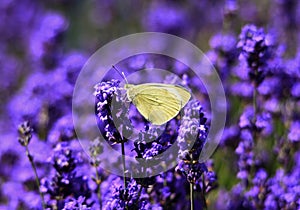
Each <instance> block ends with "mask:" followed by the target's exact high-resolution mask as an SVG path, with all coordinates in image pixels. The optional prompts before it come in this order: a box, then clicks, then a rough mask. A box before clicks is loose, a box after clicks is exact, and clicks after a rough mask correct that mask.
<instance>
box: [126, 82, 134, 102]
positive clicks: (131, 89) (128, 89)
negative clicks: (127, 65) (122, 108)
mask: <svg viewBox="0 0 300 210" xmlns="http://www.w3.org/2000/svg"><path fill="white" fill-rule="evenodd" d="M134 87H135V85H133V84H128V83H127V84H125V85H124V89H125V90H126V92H127V98H128V100H129V101H132V100H133V98H134V96H135V91H134Z"/></svg>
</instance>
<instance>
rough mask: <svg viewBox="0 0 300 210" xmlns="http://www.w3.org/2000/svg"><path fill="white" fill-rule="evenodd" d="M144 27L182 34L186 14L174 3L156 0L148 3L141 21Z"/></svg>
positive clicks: (185, 24) (185, 22)
mask: <svg viewBox="0 0 300 210" xmlns="http://www.w3.org/2000/svg"><path fill="white" fill-rule="evenodd" d="M143 22H144V23H143V25H144V26H145V28H147V29H148V30H151V31H161V32H166V33H171V34H182V33H184V32H185V30H184V29H185V27H186V26H187V24H188V22H187V15H186V14H185V11H184V10H183V9H182V8H181V7H180V6H179V5H176V3H170V2H169V3H168V4H166V3H161V2H156V3H154V4H152V5H150V8H149V9H148V11H147V13H146V14H145V18H144V21H143Z"/></svg>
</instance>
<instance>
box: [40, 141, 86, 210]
mask: <svg viewBox="0 0 300 210" xmlns="http://www.w3.org/2000/svg"><path fill="white" fill-rule="evenodd" d="M51 162H52V164H53V167H54V168H55V173H54V176H53V177H52V178H44V179H43V180H42V186H41V190H42V192H43V193H45V194H46V195H49V200H48V201H47V205H48V206H51V203H53V202H54V201H55V205H56V207H57V208H63V207H64V206H65V207H66V205H67V206H68V205H70V201H69V200H68V199H75V200H77V199H79V197H80V196H83V197H84V198H85V200H84V201H82V198H81V199H79V200H77V202H80V205H86V206H87V207H90V206H91V203H87V199H88V198H90V196H91V190H90V189H89V186H88V179H87V177H86V176H83V175H77V174H76V170H75V169H76V167H77V166H78V165H79V164H80V162H81V160H80V158H79V156H77V155H76V153H75V154H74V151H73V150H72V149H71V148H70V147H69V145H68V143H67V142H64V143H60V144H58V145H57V146H56V148H55V149H54V153H53V155H52V157H51ZM59 198H61V199H59ZM63 199H67V200H66V201H65V200H63ZM66 203H68V204H66ZM77 204H79V203H77ZM77 204H76V205H77Z"/></svg>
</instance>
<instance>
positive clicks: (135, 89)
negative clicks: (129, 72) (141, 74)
mask: <svg viewBox="0 0 300 210" xmlns="http://www.w3.org/2000/svg"><path fill="white" fill-rule="evenodd" d="M113 68H115V67H114V66H113ZM115 69H116V68H115ZM116 70H117V69H116ZM117 71H118V70H117ZM119 73H120V72H119ZM122 75H123V77H124V79H125V81H126V84H125V85H124V89H125V90H126V93H127V98H128V100H129V101H130V102H132V103H133V104H134V105H135V106H136V108H137V110H138V111H139V113H140V114H141V115H142V116H143V117H144V118H145V119H146V120H148V121H149V122H151V123H152V124H153V125H162V124H165V123H166V122H168V121H170V120H171V119H173V118H174V117H176V116H177V115H178V113H179V112H180V110H181V109H182V108H183V107H184V106H185V105H186V104H187V103H188V101H189V100H190V98H191V93H190V92H189V91H188V90H187V89H186V88H184V87H182V86H179V85H173V84H163V83H144V84H139V85H133V84H129V83H128V81H127V79H126V77H125V75H124V73H123V72H122Z"/></svg>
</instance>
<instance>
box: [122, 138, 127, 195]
mask: <svg viewBox="0 0 300 210" xmlns="http://www.w3.org/2000/svg"><path fill="white" fill-rule="evenodd" d="M121 146H122V164H123V180H124V189H126V188H127V183H126V163H125V144H124V141H122V143H121Z"/></svg>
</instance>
